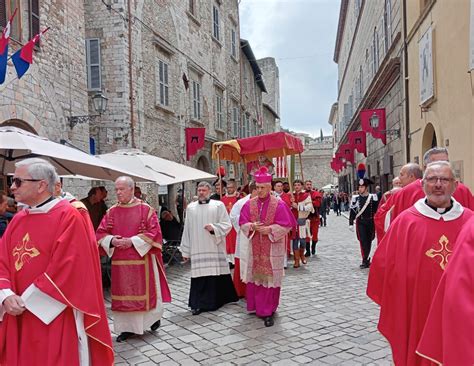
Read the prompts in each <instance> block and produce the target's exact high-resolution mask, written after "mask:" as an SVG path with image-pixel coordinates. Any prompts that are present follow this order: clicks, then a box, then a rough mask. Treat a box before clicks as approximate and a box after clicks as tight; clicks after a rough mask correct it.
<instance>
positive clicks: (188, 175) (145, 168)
mask: <svg viewBox="0 0 474 366" xmlns="http://www.w3.org/2000/svg"><path fill="white" fill-rule="evenodd" d="M98 156H99V158H101V159H102V160H104V161H106V162H109V163H111V164H115V165H118V166H121V167H123V168H124V169H126V168H127V169H128V168H130V169H133V170H134V171H135V172H137V173H138V174H140V175H142V176H144V177H147V178H149V179H150V180H153V181H154V182H156V183H158V184H159V185H168V184H176V183H181V182H187V181H190V180H206V179H215V178H216V176H215V175H212V174H209V173H207V172H203V171H202V170H199V169H195V168H191V167H189V166H187V165H184V164H179V163H176V162H174V161H171V160H166V159H163V158H160V157H158V156H155V155H150V154H147V153H145V152H143V151H141V150H138V149H121V150H117V151H114V152H112V153H109V154H102V155H98Z"/></svg>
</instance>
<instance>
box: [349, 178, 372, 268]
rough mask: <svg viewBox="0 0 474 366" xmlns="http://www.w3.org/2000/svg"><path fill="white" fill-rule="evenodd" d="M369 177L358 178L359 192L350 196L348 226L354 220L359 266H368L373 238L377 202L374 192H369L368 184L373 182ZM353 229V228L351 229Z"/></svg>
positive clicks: (351, 225) (350, 225)
mask: <svg viewBox="0 0 474 366" xmlns="http://www.w3.org/2000/svg"><path fill="white" fill-rule="evenodd" d="M373 183H374V182H372V181H371V180H370V179H368V178H364V179H360V180H359V194H358V195H355V196H353V197H352V202H351V206H350V216H349V227H350V228H352V227H353V225H354V221H355V227H356V233H357V239H358V240H359V242H360V251H361V255H362V264H361V265H360V268H369V267H370V257H369V255H370V249H371V247H372V240H374V238H375V225H374V215H375V212H376V211H377V206H378V203H379V200H378V197H377V195H376V194H373V193H369V186H370V185H371V184H373ZM352 230H353V229H352Z"/></svg>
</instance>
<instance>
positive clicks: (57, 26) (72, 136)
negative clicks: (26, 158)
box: [0, 0, 89, 194]
mask: <svg viewBox="0 0 474 366" xmlns="http://www.w3.org/2000/svg"><path fill="white" fill-rule="evenodd" d="M29 3H30V2H29V1H28V0H16V1H2V2H0V7H1V9H0V13H1V14H5V16H2V17H0V27H1V28H3V27H4V26H5V25H6V21H7V20H8V18H9V17H10V15H11V14H12V12H13V10H14V9H15V8H16V9H18V12H17V15H16V17H15V18H14V22H13V26H12V32H11V38H10V44H9V54H12V53H13V52H15V51H17V50H18V49H19V48H20V47H21V46H22V45H24V44H25V43H26V42H28V40H29V39H30V38H32V36H34V35H35V34H36V33H38V32H39V31H40V30H43V29H45V28H46V27H50V29H49V31H47V32H46V33H45V35H44V36H43V40H42V42H41V45H40V46H38V47H37V48H36V50H35V55H34V62H33V64H32V65H31V66H30V68H29V70H28V72H27V73H26V74H25V75H24V76H23V77H22V78H21V79H20V80H18V78H17V75H16V72H15V69H14V67H13V65H12V63H11V61H9V62H8V67H7V77H6V80H5V82H4V83H3V84H2V85H0V125H1V126H8V125H11V126H16V127H20V128H23V129H25V130H28V131H30V132H33V133H35V134H38V135H41V136H45V137H47V138H49V139H51V140H53V141H55V142H58V143H59V142H60V140H68V141H71V142H72V143H73V144H74V145H76V146H78V147H80V148H82V149H84V150H88V148H89V128H88V127H87V126H86V125H77V126H76V127H75V128H74V129H71V128H70V126H69V122H68V117H69V116H71V115H85V114H88V107H87V106H88V93H87V85H86V78H85V77H84V70H85V48H84V39H85V38H84V18H83V17H82V16H81V15H82V14H84V4H83V2H82V1H64V2H57V1H49V0H45V1H33V2H32V3H34V4H35V7H30V6H29ZM36 6H37V7H36ZM78 14H79V17H78ZM2 185H3V188H5V185H6V180H5V179H4V180H3V183H2ZM85 189H86V188H84V189H82V190H79V193H80V194H82V193H83V192H84V191H85Z"/></svg>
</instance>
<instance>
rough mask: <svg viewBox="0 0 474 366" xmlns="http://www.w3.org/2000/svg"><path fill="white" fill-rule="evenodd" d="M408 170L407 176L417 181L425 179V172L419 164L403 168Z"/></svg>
mask: <svg viewBox="0 0 474 366" xmlns="http://www.w3.org/2000/svg"><path fill="white" fill-rule="evenodd" d="M403 168H405V169H406V170H407V175H408V176H410V175H413V176H414V177H415V178H416V179H420V178H421V177H423V171H422V170H421V167H420V166H419V165H418V164H417V163H408V164H405V165H404V166H403Z"/></svg>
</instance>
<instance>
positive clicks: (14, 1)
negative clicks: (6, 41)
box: [0, 0, 20, 40]
mask: <svg viewBox="0 0 474 366" xmlns="http://www.w3.org/2000/svg"><path fill="white" fill-rule="evenodd" d="M18 3H19V0H9V1H8V0H0V31H2V30H3V28H5V26H6V25H7V22H8V21H9V20H10V17H11V16H12V14H13V12H14V11H15V9H18V11H17V13H16V16H15V18H13V24H12V25H11V28H10V37H11V38H13V39H16V40H20V16H19V14H20V11H19V8H20V5H19V4H18Z"/></svg>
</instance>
